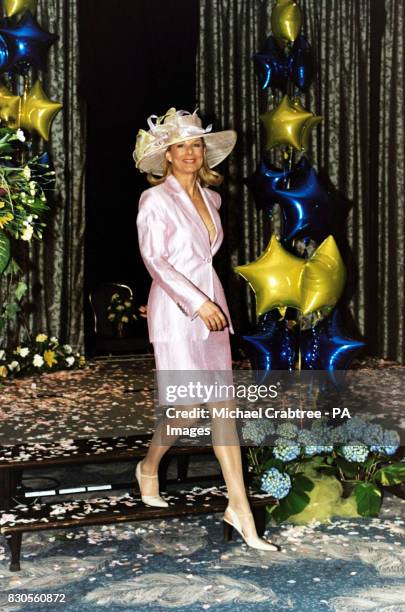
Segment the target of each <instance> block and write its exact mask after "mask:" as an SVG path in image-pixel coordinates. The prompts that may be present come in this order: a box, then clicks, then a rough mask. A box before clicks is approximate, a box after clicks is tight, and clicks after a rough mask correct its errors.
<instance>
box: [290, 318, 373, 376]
mask: <svg viewBox="0 0 405 612" xmlns="http://www.w3.org/2000/svg"><path fill="white" fill-rule="evenodd" d="M364 346H365V343H364V342H362V341H361V340H353V339H352V338H349V337H348V336H347V333H346V332H345V330H344V328H343V324H342V318H341V316H340V313H339V311H338V309H335V310H334V311H333V313H332V314H331V316H330V317H328V318H327V319H325V320H324V321H322V322H321V323H319V325H317V326H316V327H314V328H312V329H309V330H306V331H304V332H302V333H301V342H300V347H301V348H300V350H301V368H302V369H303V370H326V371H328V372H329V373H330V374H331V375H332V378H333V380H334V382H336V377H335V373H336V372H337V371H338V370H347V368H348V367H349V366H350V364H351V362H352V360H353V359H354V357H355V356H356V355H357V353H358V352H359V351H360V349H361V348H363V347H364Z"/></svg>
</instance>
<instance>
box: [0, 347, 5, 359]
mask: <svg viewBox="0 0 405 612" xmlns="http://www.w3.org/2000/svg"><path fill="white" fill-rule="evenodd" d="M5 356H6V351H5V350H4V349H1V350H0V359H4V357H5Z"/></svg>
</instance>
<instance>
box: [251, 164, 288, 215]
mask: <svg viewBox="0 0 405 612" xmlns="http://www.w3.org/2000/svg"><path fill="white" fill-rule="evenodd" d="M285 176H286V172H285V171H284V170H282V169H281V168H276V167H275V166H270V165H269V164H266V163H265V162H264V161H262V162H260V164H259V165H258V166H257V168H256V170H255V171H254V173H253V174H251V175H250V176H249V177H248V178H247V179H245V184H246V185H247V186H248V188H249V190H250V192H251V193H252V195H253V198H254V200H255V203H256V208H257V209H258V210H262V209H265V210H266V211H267V212H268V213H269V214H270V215H271V213H272V209H273V206H274V204H276V203H277V202H276V200H275V190H276V188H277V185H278V184H279V183H280V182H281V183H282V182H283V180H284V177H285Z"/></svg>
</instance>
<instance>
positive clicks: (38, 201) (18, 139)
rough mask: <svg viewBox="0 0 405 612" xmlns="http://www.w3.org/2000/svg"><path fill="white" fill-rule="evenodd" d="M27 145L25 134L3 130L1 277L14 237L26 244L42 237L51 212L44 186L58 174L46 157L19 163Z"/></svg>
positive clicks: (0, 148) (0, 139) (0, 152)
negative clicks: (23, 147) (46, 217)
mask: <svg viewBox="0 0 405 612" xmlns="http://www.w3.org/2000/svg"><path fill="white" fill-rule="evenodd" d="M24 141H25V136H24V133H23V131H22V130H20V129H19V130H12V129H10V128H6V127H2V128H0V273H2V272H3V271H4V270H5V268H6V266H7V264H8V261H9V259H10V237H11V238H15V239H17V240H24V241H26V242H29V241H30V240H31V239H32V238H33V237H36V238H41V237H42V230H43V228H44V226H45V224H44V223H43V221H42V217H43V215H44V213H45V212H46V211H47V210H48V206H47V203H46V196H45V193H44V185H45V184H46V183H49V182H50V181H51V180H53V175H54V174H55V173H54V172H53V171H52V170H50V169H49V164H48V163H45V162H44V156H43V157H42V158H40V157H38V156H37V157H34V158H32V159H31V160H30V161H29V162H27V163H26V164H24V163H15V158H16V154H17V153H19V152H21V143H24ZM51 177H52V178H51Z"/></svg>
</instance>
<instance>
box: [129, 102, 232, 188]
mask: <svg viewBox="0 0 405 612" xmlns="http://www.w3.org/2000/svg"><path fill="white" fill-rule="evenodd" d="M196 113H197V111H196V110H195V111H194V113H193V114H190V113H189V112H187V111H184V110H178V111H176V109H175V108H170V109H169V110H168V111H167V113H166V114H165V115H163V116H162V117H157V115H151V116H150V117H149V118H148V125H149V131H145V130H139V132H138V135H137V137H136V145H135V151H134V152H133V158H134V160H135V165H136V167H137V168H138V170H140V171H141V172H148V173H149V172H150V173H151V174H155V175H156V176H162V175H163V172H164V162H165V152H166V150H167V147H169V146H170V145H172V144H175V143H176V142H182V141H184V140H190V139H191V138H198V137H199V136H200V137H201V138H204V142H205V145H206V147H207V150H206V160H207V164H208V166H209V167H210V168H214V166H217V165H218V164H220V163H221V161H222V160H223V159H225V157H227V156H228V155H229V153H230V152H231V151H232V149H233V148H234V146H235V143H236V138H237V134H236V132H235V131H234V130H225V131H222V132H214V133H211V130H212V125H209V126H208V127H206V128H205V129H204V128H203V127H202V124H201V119H200V118H199V117H198V115H197V114H196ZM154 119H155V120H156V121H155V122H154V121H153V120H154Z"/></svg>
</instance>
